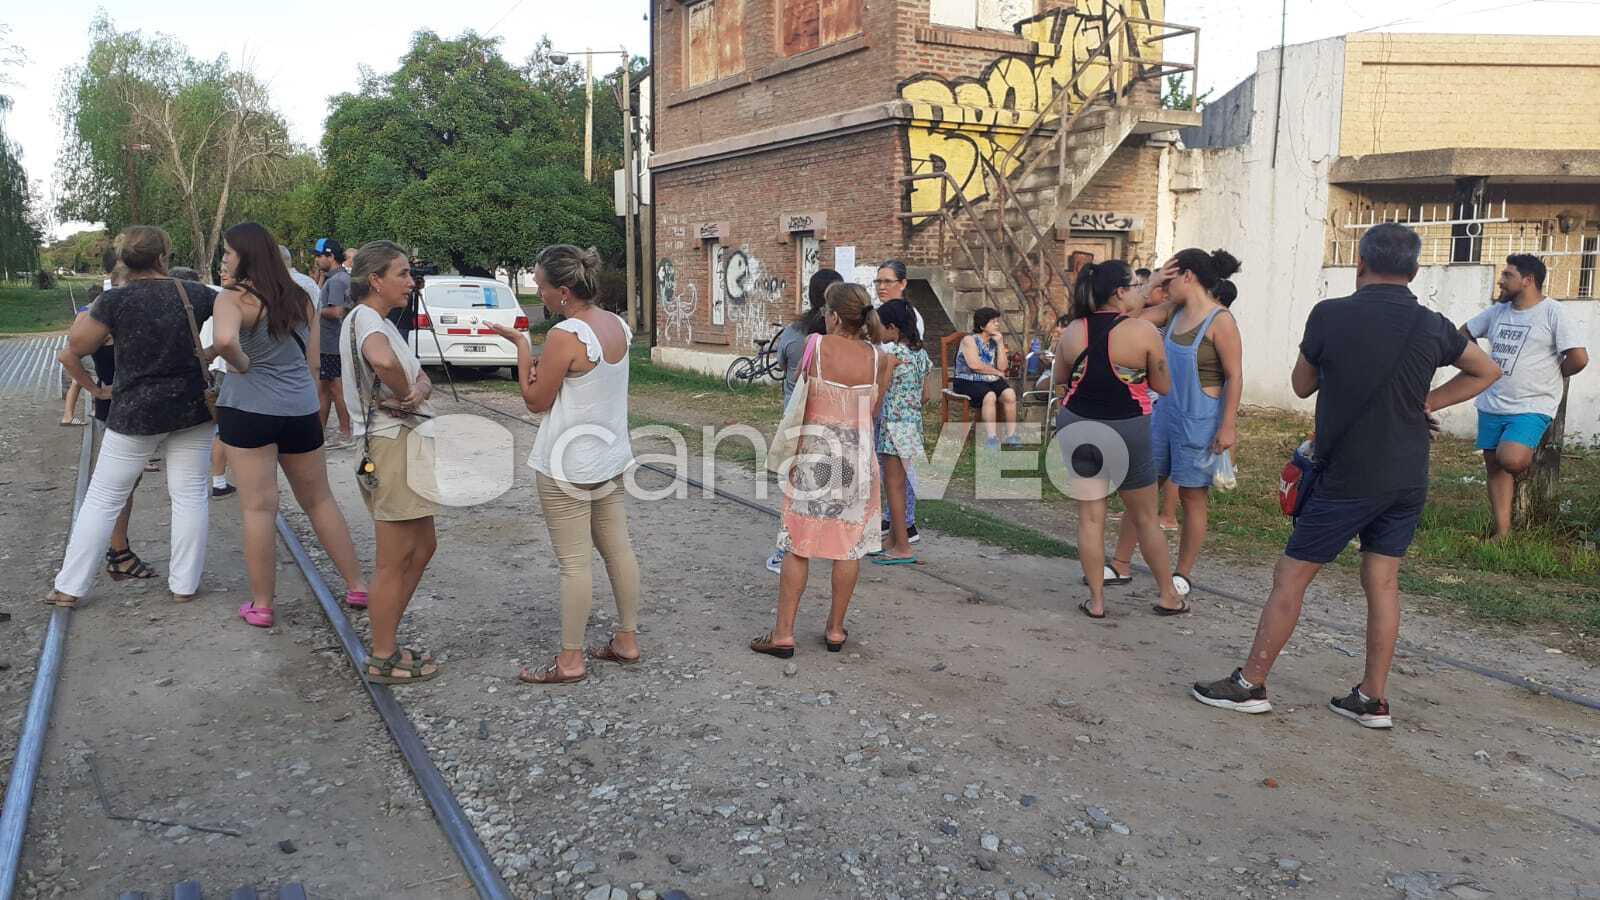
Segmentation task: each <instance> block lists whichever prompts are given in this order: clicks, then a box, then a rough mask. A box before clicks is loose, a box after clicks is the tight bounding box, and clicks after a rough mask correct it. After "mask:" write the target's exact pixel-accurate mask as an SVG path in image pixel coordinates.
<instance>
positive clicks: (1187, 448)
mask: <svg viewBox="0 0 1600 900" xmlns="http://www.w3.org/2000/svg"><path fill="white" fill-rule="evenodd" d="M1165 402H1167V401H1166V400H1165V399H1163V400H1162V403H1165ZM1156 409H1157V410H1160V409H1161V404H1160V403H1158V404H1156ZM1198 426H1199V423H1189V422H1186V421H1185V420H1184V419H1183V417H1182V416H1181V415H1177V414H1173V413H1172V411H1170V410H1169V411H1168V412H1167V413H1166V414H1163V413H1160V412H1157V413H1154V414H1152V415H1151V416H1150V458H1151V461H1152V462H1153V463H1154V465H1155V470H1156V475H1158V476H1159V477H1161V478H1166V479H1169V480H1170V481H1171V482H1172V483H1173V484H1176V485H1177V486H1178V487H1186V488H1209V487H1211V446H1210V444H1211V441H1212V440H1213V439H1214V438H1215V437H1216V429H1215V428H1214V427H1213V428H1212V429H1211V435H1210V436H1209V437H1207V438H1206V441H1205V443H1204V444H1196V443H1195V442H1194V440H1193V438H1192V435H1191V436H1186V433H1188V432H1193V431H1195V430H1197V429H1198Z"/></svg>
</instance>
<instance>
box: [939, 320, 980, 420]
mask: <svg viewBox="0 0 1600 900" xmlns="http://www.w3.org/2000/svg"><path fill="white" fill-rule="evenodd" d="M966 336H967V333H966V332H965V331H952V332H950V333H949V334H947V335H945V336H944V339H943V340H941V341H939V385H940V388H941V390H940V392H939V401H940V410H941V411H940V416H939V424H940V426H944V425H948V424H950V404H951V403H955V404H956V409H958V410H960V412H961V421H963V422H970V421H972V404H971V403H969V402H968V401H967V398H966V396H965V395H963V394H958V393H956V392H955V391H954V390H953V389H951V387H950V379H951V378H952V377H953V376H954V375H955V367H956V354H957V353H959V352H961V340H962V339H963V338H965V337H966Z"/></svg>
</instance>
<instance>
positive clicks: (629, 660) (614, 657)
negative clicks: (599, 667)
mask: <svg viewBox="0 0 1600 900" xmlns="http://www.w3.org/2000/svg"><path fill="white" fill-rule="evenodd" d="M589 655H590V656H591V657H593V658H595V659H603V660H606V661H607V662H614V663H622V664H623V665H625V666H631V665H633V664H634V663H636V662H638V661H639V660H641V659H644V654H643V653H640V654H639V655H638V656H623V655H622V654H620V653H618V652H617V648H616V647H613V646H612V644H611V641H606V642H605V644H603V645H600V646H595V647H590V648H589Z"/></svg>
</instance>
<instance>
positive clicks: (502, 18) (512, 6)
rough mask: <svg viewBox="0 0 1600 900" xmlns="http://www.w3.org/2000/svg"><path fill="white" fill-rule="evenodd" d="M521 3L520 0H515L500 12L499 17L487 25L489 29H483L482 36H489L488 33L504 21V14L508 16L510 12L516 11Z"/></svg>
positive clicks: (492, 32)
mask: <svg viewBox="0 0 1600 900" xmlns="http://www.w3.org/2000/svg"><path fill="white" fill-rule="evenodd" d="M521 5H522V0H516V2H515V3H512V4H511V6H510V8H508V9H507V10H506V11H505V12H503V13H501V14H500V18H498V19H495V20H494V24H493V25H490V26H489V30H488V31H485V32H484V33H483V36H484V37H489V36H490V35H492V34H494V30H495V29H496V28H499V27H500V23H501V22H504V21H505V20H506V16H509V15H511V14H512V13H514V12H516V11H517V7H519V6H521Z"/></svg>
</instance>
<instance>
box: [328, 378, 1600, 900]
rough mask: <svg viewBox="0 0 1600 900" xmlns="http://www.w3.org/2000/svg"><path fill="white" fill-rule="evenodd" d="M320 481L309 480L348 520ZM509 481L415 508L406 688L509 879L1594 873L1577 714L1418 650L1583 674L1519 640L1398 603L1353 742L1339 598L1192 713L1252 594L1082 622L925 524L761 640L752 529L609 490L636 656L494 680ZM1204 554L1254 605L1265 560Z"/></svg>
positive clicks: (1406, 878)
mask: <svg viewBox="0 0 1600 900" xmlns="http://www.w3.org/2000/svg"><path fill="white" fill-rule="evenodd" d="M484 399H489V398H484ZM490 402H496V403H499V404H500V405H502V406H505V408H508V409H509V408H510V407H509V406H508V405H506V404H505V403H504V401H503V398H501V399H500V400H490ZM517 432H518V433H517V439H518V440H517V444H518V453H519V458H520V454H522V453H524V452H525V450H526V447H527V443H528V439H529V433H528V431H527V430H526V429H517ZM349 468H350V466H349V465H347V464H346V461H345V460H343V459H340V458H336V459H335V461H334V464H333V467H332V470H333V472H334V473H335V478H336V481H337V489H338V490H339V491H341V497H342V500H343V501H344V502H345V503H346V505H347V508H352V509H354V508H356V506H355V504H356V502H357V501H356V500H355V494H354V486H353V483H352V479H351V478H350V477H349V476H348V474H347V472H346V470H347V469H349ZM696 469H698V466H696ZM718 476H719V481H721V482H723V483H725V484H727V485H729V486H731V487H738V486H739V485H740V483H741V482H744V483H745V484H746V485H748V480H749V479H748V476H747V475H740V474H738V473H735V472H730V471H728V470H727V469H726V468H724V469H723V470H722V471H719V473H718ZM639 480H640V483H641V484H642V485H644V486H646V487H662V486H663V485H665V483H666V480H665V479H663V478H660V477H659V476H655V475H652V474H650V473H643V474H641V475H640V477H639ZM530 481H531V477H530V473H528V472H527V471H526V470H525V469H524V468H522V467H521V466H519V467H518V474H517V486H516V487H515V488H514V489H513V490H512V491H511V492H509V493H508V494H506V495H504V496H502V497H501V498H499V499H498V500H496V501H494V502H491V503H488V504H485V505H482V506H477V507H473V508H470V509H459V510H450V511H447V512H446V513H445V514H444V515H443V516H442V517H441V520H440V545H439V553H438V555H437V556H436V558H435V561H434V563H433V565H432V567H431V568H430V570H429V573H428V575H427V577H426V578H425V579H424V581H423V585H422V588H421V596H420V597H419V601H418V603H417V604H416V605H415V606H414V607H413V613H412V615H411V616H410V617H409V618H408V621H410V622H411V624H412V627H414V629H415V631H416V633H417V634H418V636H419V638H420V639H422V640H425V641H427V642H428V644H429V645H430V646H431V647H433V648H435V649H436V650H437V651H439V652H441V654H442V657H443V659H444V661H445V663H446V666H447V668H448V673H447V674H446V676H444V677H443V678H441V679H440V680H439V681H436V682H434V683H432V684H430V685H428V686H418V687H416V688H414V689H411V690H408V691H406V693H405V694H404V700H405V702H406V705H407V708H408V710H409V711H410V712H411V714H412V715H413V717H414V718H415V719H416V720H417V723H418V727H419V729H420V730H421V731H422V733H423V736H424V738H425V739H426V740H427V741H428V742H429V744H430V747H431V750H432V752H433V754H434V758H435V759H436V760H437V761H438V762H439V765H440V766H441V768H442V769H444V771H445V773H446V775H447V777H448V778H449V779H450V780H451V781H452V783H453V785H454V786H455V788H456V790H457V792H458V794H459V796H460V797H461V798H462V802H463V804H464V805H465V806H466V807H467V809H468V810H469V813H470V815H471V816H472V817H473V820H474V822H475V823H477V825H478V830H479V835H480V837H481V838H482V839H483V840H484V842H485V844H486V845H487V846H489V847H490V849H491V851H492V852H493V853H494V854H495V858H496V862H497V864H498V865H500V866H501V867H502V870H503V872H504V874H505V876H506V878H507V879H508V881H509V882H510V883H511V884H512V885H513V887H514V889H515V890H516V892H517V894H518V896H527V897H546V896H548V897H579V898H611V900H614V898H616V897H619V896H627V897H630V898H646V900H647V898H649V897H652V896H667V895H668V892H669V891H672V890H681V891H683V892H685V893H686V894H687V895H689V896H694V897H743V896H756V895H760V894H764V893H774V894H782V895H785V896H795V897H876V898H883V897H904V898H911V897H932V898H940V897H984V898H1009V900H1017V898H1022V897H1029V898H1037V897H1082V896H1092V897H1118V898H1120V897H1173V898H1175V897H1270V896H1280V895H1282V896H1289V895H1305V896H1325V897H1372V896H1380V897H1381V896H1397V897H1429V896H1439V897H1479V896H1487V895H1488V894H1489V893H1490V892H1493V893H1494V894H1498V895H1500V896H1588V895H1589V894H1587V893H1585V892H1595V891H1600V867H1597V864H1596V863H1595V861H1594V859H1593V854H1592V847H1593V842H1594V841H1595V839H1596V835H1597V834H1600V822H1597V820H1600V817H1597V816H1596V815H1595V813H1594V810H1595V809H1596V808H1597V802H1596V801H1597V800H1600V797H1597V794H1600V788H1597V786H1596V782H1595V779H1594V778H1593V777H1592V776H1593V775H1595V773H1596V772H1597V762H1600V717H1597V716H1596V715H1595V714H1593V713H1590V712H1588V711H1585V710H1582V709H1581V708H1579V707H1576V706H1573V705H1571V704H1567V703H1563V702H1560V701H1556V700H1553V699H1550V698H1548V697H1544V696H1539V695H1535V694H1530V693H1527V692H1525V691H1521V690H1516V689H1513V688H1510V687H1507V686H1505V685H1502V684H1499V683H1496V682H1493V681H1489V680H1486V679H1484V678H1482V677H1480V676H1476V675H1471V674H1467V673H1465V672H1462V671H1460V670H1457V669H1453V668H1450V667H1447V666H1442V665H1438V664H1436V663H1434V662H1432V661H1431V660H1430V657H1429V656H1428V653H1429V652H1440V653H1448V654H1451V655H1456V656H1461V657H1464V658H1474V659H1487V660H1488V661H1490V662H1493V663H1495V664H1496V665H1498V666H1500V667H1503V668H1507V669H1510V670H1515V671H1520V672H1524V673H1527V672H1533V673H1536V674H1539V675H1540V677H1542V678H1544V679H1545V680H1546V681H1547V682H1549V683H1558V684H1561V685H1563V686H1567V687H1570V688H1573V689H1579V690H1584V691H1586V692H1587V693H1590V694H1596V693H1600V690H1597V684H1596V679H1595V677H1594V675H1593V672H1592V671H1590V670H1588V669H1587V667H1585V666H1583V665H1582V664H1581V663H1580V662H1576V661H1572V660H1569V659H1565V658H1561V657H1557V656H1555V655H1553V654H1545V653H1543V652H1542V648H1540V647H1539V646H1538V642H1537V641H1535V640H1531V639H1529V638H1526V637H1520V638H1519V637H1496V638H1485V637H1483V636H1482V635H1478V634H1475V633H1474V632H1472V631H1471V630H1470V629H1467V628H1465V627H1464V626H1460V625H1456V624H1446V623H1441V622H1439V621H1437V620H1434V619H1432V618H1429V617H1425V616H1416V617H1413V618H1411V619H1410V620H1409V621H1408V622H1407V625H1406V636H1407V637H1408V638H1409V639H1410V640H1411V641H1412V642H1413V644H1414V645H1415V646H1416V647H1417V648H1418V649H1416V650H1415V651H1413V652H1411V653H1408V654H1407V655H1406V656H1405V657H1403V658H1402V659H1401V661H1400V663H1399V666H1398V668H1397V672H1396V675H1395V679H1394V683H1393V690H1392V700H1393V703H1394V709H1395V715H1396V718H1397V720H1398V727H1397V728H1396V729H1395V731H1394V732H1393V733H1389V734H1384V733H1372V732H1367V731H1363V730H1362V729H1360V728H1358V727H1356V726H1355V725H1353V724H1352V723H1349V722H1347V721H1345V720H1343V719H1340V718H1338V717H1335V716H1333V715H1332V714H1330V713H1329V712H1327V710H1326V707H1325V704H1326V702H1327V698H1328V697H1329V696H1332V695H1333V694H1342V693H1344V692H1345V691H1346V690H1348V687H1349V685H1350V684H1351V683H1353V682H1354V681H1356V680H1358V679H1359V671H1360V670H1359V661H1358V660H1357V659H1354V658H1352V655H1357V656H1358V655H1359V652H1360V640H1359V637H1355V638H1352V636H1351V631H1350V630H1349V627H1350V623H1352V622H1354V623H1359V621H1360V619H1359V613H1358V612H1357V610H1358V607H1356V606H1354V605H1353V603H1352V598H1351V596H1350V595H1349V593H1348V586H1347V585H1343V584H1340V583H1339V582H1337V581H1330V583H1329V584H1327V585H1323V586H1321V587H1320V589H1319V590H1318V591H1317V592H1316V593H1315V595H1314V596H1313V598H1312V600H1311V601H1310V602H1309V603H1308V614H1309V615H1310V616H1311V617H1312V619H1313V621H1311V622H1308V624H1307V625H1306V626H1304V627H1303V628H1302V629H1301V631H1300V632H1299V634H1297V636H1296V638H1295V640H1294V641H1293V642H1292V643H1291V644H1290V646H1289V648H1288V651H1287V653H1286V655H1285V658H1284V660H1283V661H1282V663H1281V664H1280V666H1279V668H1278V671H1277V673H1275V676H1274V679H1273V697H1274V701H1275V703H1276V704H1277V706H1278V711H1277V712H1276V713H1275V714H1273V715H1271V716H1264V717H1244V716H1238V715H1234V714H1227V713H1220V712H1217V711H1214V710H1211V709H1208V708H1206V707H1202V706H1200V705H1199V704H1197V703H1195V702H1194V701H1193V700H1192V699H1190V698H1188V697H1187V685H1188V683H1189V682H1190V681H1192V680H1194V679H1196V678H1200V677H1204V678H1212V677H1217V676H1220V675H1222V674H1225V673H1226V671H1227V669H1228V668H1229V667H1231V666H1232V665H1233V664H1234V661H1235V660H1237V659H1238V658H1239V657H1240V655H1241V654H1242V653H1243V651H1244V648H1245V645H1246V643H1247V642H1248V640H1249V637H1250V629H1251V627H1252V625H1253V622H1254V617H1255V614H1256V607H1255V606H1254V605H1253V604H1251V603H1246V602H1240V601H1235V600H1227V599H1219V598H1216V597H1212V596H1204V597H1199V598H1197V600H1198V602H1197V607H1198V612H1197V614H1196V615H1195V616H1193V617H1190V618H1187V619H1183V620H1176V621H1172V620H1157V619H1155V618H1154V617H1152V616H1150V615H1148V614H1146V613H1145V612H1144V610H1145V609H1146V608H1147V606H1148V604H1149V602H1151V600H1152V599H1153V597H1152V596H1151V595H1150V593H1149V592H1147V591H1144V590H1140V587H1141V585H1140V584H1139V583H1136V584H1135V586H1134V587H1133V588H1132V589H1128V590H1124V591H1121V592H1119V593H1117V594H1114V595H1113V598H1112V618H1111V619H1110V620H1109V621H1108V622H1107V623H1104V624H1098V623H1092V622H1089V621H1088V620H1085V619H1083V618H1081V617H1080V616H1078V615H1076V614H1075V613H1073V612H1071V610H1072V608H1073V606H1074V604H1075V603H1076V602H1077V600H1078V599H1079V594H1080V590H1081V589H1079V588H1077V587H1076V581H1077V576H1078V569H1077V565H1076V563H1071V562H1066V561H1061V560H1046V559H1038V558H1034V557H1027V556H1020V555H1014V554H1009V553H1006V552H1004V551H1000V550H997V549H995V548H991V547H985V546H983V545H980V544H977V543H974V542H971V541H966V540H961V539H957V538H951V537H948V536H941V535H936V534H930V535H929V536H928V538H927V539H926V540H925V541H924V543H923V544H922V545H921V550H922V555H923V559H924V561H925V563H926V568H925V570H923V571H918V570H906V569H900V570H891V571H878V570H874V569H871V568H868V569H867V570H866V571H865V573H864V575H863V579H862V584H861V587H860V589H859V591H858V594H857V599H856V602H855V604H854V606H853V609H852V614H851V617H850V620H849V623H850V625H851V632H852V634H851V643H850V644H849V645H848V647H847V648H846V651H845V652H844V653H841V654H836V655H835V654H828V653H825V652H824V651H823V648H822V646H821V640H820V632H821V626H822V617H823V607H824V605H825V600H824V599H823V598H821V597H819V596H818V595H817V594H816V593H815V591H818V590H825V586H826V576H825V575H823V574H818V575H814V577H813V580H812V590H813V593H812V594H810V595H808V597H807V600H806V602H805V604H804V606H803V609H802V619H801V626H800V632H801V634H802V636H803V640H802V643H801V648H800V651H799V653H798V654H797V656H796V658H795V659H794V661H793V662H791V663H785V662H783V661H781V660H774V659H771V658H769V657H763V656H757V655H754V654H751V653H750V652H749V651H748V650H747V649H745V646H744V645H745V643H746V642H747V641H748V640H749V638H751V637H752V636H755V635H757V634H759V633H761V632H762V631H764V630H765V629H766V628H767V627H768V626H769V625H770V622H771V617H772V611H773V605H774V599H775V589H776V583H775V579H774V578H773V577H772V576H771V575H769V574H768V573H767V572H766V571H765V570H764V569H763V568H762V567H761V560H762V559H763V558H764V557H765V555H766V553H767V552H769V550H770V548H771V545H772V535H773V533H774V529H775V523H774V521H773V520H772V519H771V518H770V517H767V516H764V515H762V514H760V513H757V512H754V511H751V510H747V509H744V508H741V507H738V506H736V505H733V504H730V503H727V502H726V501H722V500H717V499H705V498H702V497H700V496H699V493H698V492H694V495H693V496H691V497H688V498H685V499H664V500H656V501H650V502H641V501H634V500H630V508H629V511H630V523H631V527H632V529H633V534H634V542H635V546H636V548H637V549H638V552H639V555H640V558H641V564H642V566H643V569H644V579H645V595H646V608H645V611H644V614H643V627H642V631H641V636H640V640H641V643H642V645H643V647H644V652H645V654H646V660H645V662H643V663H642V664H640V665H638V666H635V667H627V668H623V667H618V666H614V665H610V664H605V663H596V664H593V665H592V666H591V676H590V678H589V680H588V681H587V682H585V683H583V684H579V685H572V686H566V687H559V688H534V687H529V686H522V685H518V684H517V683H516V682H515V673H516V670H517V667H518V666H519V665H535V664H540V663H543V662H545V661H546V660H547V659H548V658H549V657H550V655H551V654H553V653H554V651H555V649H556V647H557V631H558V598H557V580H556V571H555V565H554V562H553V559H552V556H551V552H550V548H549V545H548V541H547V537H546V534H545V531H544V527H543V523H542V522H541V521H540V514H539V512H538V504H537V501H536V499H535V497H534V496H533V493H532V489H531V485H530V484H529V482H530ZM365 529H366V526H365V524H364V523H363V524H359V525H358V526H357V530H358V531H359V532H361V534H360V536H359V537H358V540H362V541H365V540H369V539H370V536H369V535H368V534H367V533H366V530H365ZM1201 577H1202V578H1206V577H1211V578H1213V579H1215V580H1217V581H1218V582H1219V583H1226V584H1227V585H1228V586H1229V588H1230V589H1231V590H1232V591H1236V592H1238V593H1239V594H1240V595H1241V596H1259V595H1260V594H1261V593H1262V592H1263V591H1264V585H1265V583H1266V579H1267V577H1268V573H1267V572H1266V571H1265V570H1264V569H1261V570H1254V569H1248V568H1243V567H1237V566H1235V567H1233V568H1231V569H1230V570H1229V571H1228V572H1226V573H1206V574H1204V575H1202V576H1201ZM1224 579H1225V580H1224ZM596 582H597V584H596V590H597V600H596V609H595V616H594V624H593V627H592V630H591V638H593V639H595V640H601V639H603V635H604V634H605V631H604V629H605V628H606V627H607V625H608V623H609V622H610V621H611V615H612V610H611V607H610V603H611V599H610V596H609V593H608V587H607V585H606V582H605V579H604V578H603V577H601V576H598V575H597V578H596ZM952 582H953V583H954V584H953V583H952ZM956 585H960V586H956ZM1143 586H1144V587H1148V581H1147V580H1146V581H1144V582H1143ZM1357 634H1358V632H1357ZM813 638H814V639H815V640H813Z"/></svg>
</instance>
